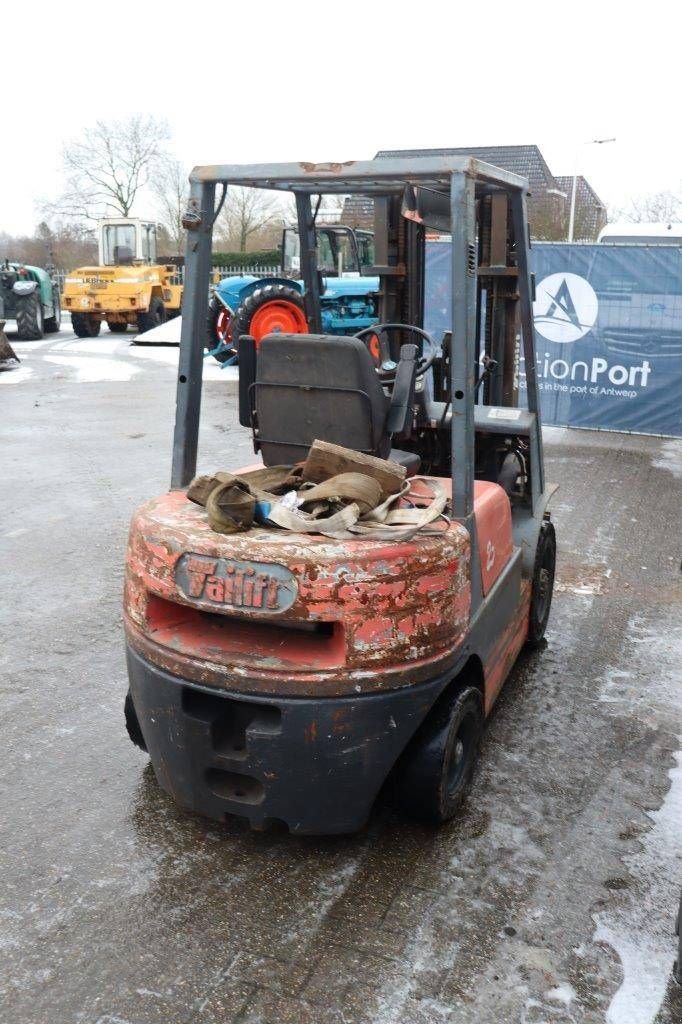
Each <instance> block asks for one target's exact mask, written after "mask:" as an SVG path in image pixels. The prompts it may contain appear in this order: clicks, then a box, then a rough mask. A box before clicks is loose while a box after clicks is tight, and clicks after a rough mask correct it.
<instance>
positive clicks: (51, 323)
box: [45, 288, 62, 334]
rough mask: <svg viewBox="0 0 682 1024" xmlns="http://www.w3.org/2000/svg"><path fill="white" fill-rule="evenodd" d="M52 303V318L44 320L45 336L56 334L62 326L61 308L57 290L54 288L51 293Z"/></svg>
mask: <svg viewBox="0 0 682 1024" xmlns="http://www.w3.org/2000/svg"><path fill="white" fill-rule="evenodd" d="M52 302H53V303H54V316H48V317H46V319H45V334H56V333H57V331H58V330H59V329H60V328H61V325H62V306H61V302H60V301H59V290H58V289H57V288H54V289H53V291H52Z"/></svg>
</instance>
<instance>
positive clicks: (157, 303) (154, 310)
mask: <svg viewBox="0 0 682 1024" xmlns="http://www.w3.org/2000/svg"><path fill="white" fill-rule="evenodd" d="M165 322H166V307H165V306H164V304H163V302H162V301H161V299H158V298H157V299H152V301H151V302H150V303H149V309H148V310H147V312H146V313H138V314H137V329H138V331H139V333H140V334H144V332H145V331H151V330H152V329H153V328H154V327H160V326H161V324H165Z"/></svg>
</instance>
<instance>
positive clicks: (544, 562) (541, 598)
mask: <svg viewBox="0 0 682 1024" xmlns="http://www.w3.org/2000/svg"><path fill="white" fill-rule="evenodd" d="M555 567H556V535H555V533H554V527H553V526H552V524H551V523H550V522H544V523H543V524H542V527H541V529H540V536H539V538H538V546H537V550H536V552H535V568H534V569H533V589H532V591H531V598H530V615H529V618H528V640H527V642H528V643H529V644H531V646H537V645H538V644H539V643H540V642H541V640H542V638H543V637H544V635H545V630H546V629H547V620H548V618H549V610H550V608H551V607H552V591H553V590H554V571H555Z"/></svg>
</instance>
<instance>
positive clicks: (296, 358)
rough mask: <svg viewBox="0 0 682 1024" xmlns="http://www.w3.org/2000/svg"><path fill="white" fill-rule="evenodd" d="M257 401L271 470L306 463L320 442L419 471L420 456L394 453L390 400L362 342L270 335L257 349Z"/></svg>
mask: <svg viewBox="0 0 682 1024" xmlns="http://www.w3.org/2000/svg"><path fill="white" fill-rule="evenodd" d="M395 398H396V395H395V389H394V400H395ZM253 401H254V404H255V413H256V429H257V440H258V444H259V447H260V449H261V452H262V456H263V462H264V463H265V465H266V466H273V465H281V464H292V463H295V462H300V461H301V460H302V459H304V458H305V456H306V454H307V452H308V449H309V448H310V445H311V444H312V443H313V441H315V440H320V441H329V442H330V443H332V444H339V445H343V446H344V447H346V448H352V449H353V450H354V451H358V452H364V453H365V454H367V455H377V456H379V457H381V458H384V459H386V458H391V459H392V460H393V461H394V462H398V463H399V464H400V465H402V466H405V468H406V470H407V475H408V476H414V474H415V473H417V472H418V471H419V461H420V460H419V456H418V455H416V454H414V453H412V452H404V451H398V450H397V449H392V448H391V435H390V433H389V432H388V429H387V421H388V417H389V413H390V412H391V409H392V400H391V399H390V398H389V397H388V396H387V395H386V393H385V392H384V389H383V387H382V385H381V383H380V381H379V378H378V377H377V373H376V370H375V368H374V364H373V362H372V357H371V356H370V354H369V352H368V351H367V348H366V346H365V344H364V343H363V342H362V341H360V340H358V339H357V338H346V337H335V336H333V335H326V334H269V335H267V336H266V337H265V338H263V339H262V341H261V343H260V346H259V349H258V356H257V360H256V376H255V383H254V397H253Z"/></svg>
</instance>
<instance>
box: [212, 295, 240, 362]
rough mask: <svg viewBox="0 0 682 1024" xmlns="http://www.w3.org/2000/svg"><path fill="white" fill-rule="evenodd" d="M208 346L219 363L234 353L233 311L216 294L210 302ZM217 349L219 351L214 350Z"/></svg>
mask: <svg viewBox="0 0 682 1024" xmlns="http://www.w3.org/2000/svg"><path fill="white" fill-rule="evenodd" d="M206 348H207V349H208V350H209V352H213V355H214V357H215V358H216V359H217V361H218V362H219V363H224V362H225V361H226V360H227V359H230V358H231V357H232V356H233V355H234V349H233V348H232V313H231V312H230V310H229V309H227V307H226V306H223V304H222V302H221V301H220V299H218V298H217V297H216V296H215V295H214V296H213V298H212V299H211V301H210V302H209V304H208V318H207V321H206ZM214 349H217V350H218V351H213V350H214Z"/></svg>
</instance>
